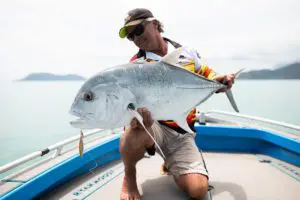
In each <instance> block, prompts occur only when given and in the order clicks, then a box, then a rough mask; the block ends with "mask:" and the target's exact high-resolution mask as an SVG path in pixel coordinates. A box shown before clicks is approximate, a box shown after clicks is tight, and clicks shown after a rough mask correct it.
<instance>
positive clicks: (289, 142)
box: [195, 125, 300, 167]
mask: <svg viewBox="0 0 300 200" xmlns="http://www.w3.org/2000/svg"><path fill="white" fill-rule="evenodd" d="M195 129H196V131H197V136H196V144H197V146H198V147H199V148H200V149H202V150H203V151H213V152H240V153H255V154H264V155H268V156H270V157H274V158H277V159H279V160H283V161H285V162H288V163H290V164H292V165H295V166H297V167H299V166H300V141H298V140H295V139H291V138H288V137H286V136H283V135H278V134H276V133H272V132H268V131H264V130H258V129H254V128H239V127H219V126H201V125H199V126H195Z"/></svg>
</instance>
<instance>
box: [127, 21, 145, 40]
mask: <svg viewBox="0 0 300 200" xmlns="http://www.w3.org/2000/svg"><path fill="white" fill-rule="evenodd" d="M144 30H145V25H144V24H143V23H141V24H139V25H137V26H136V27H135V29H134V30H133V31H132V32H131V33H129V34H128V35H127V39H128V40H130V41H133V40H134V37H135V36H140V35H142V34H143V33H144Z"/></svg>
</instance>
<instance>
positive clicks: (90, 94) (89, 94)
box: [83, 92, 94, 101]
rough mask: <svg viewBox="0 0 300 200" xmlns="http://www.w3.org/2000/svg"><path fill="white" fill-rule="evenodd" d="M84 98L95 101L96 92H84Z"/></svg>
mask: <svg viewBox="0 0 300 200" xmlns="http://www.w3.org/2000/svg"><path fill="white" fill-rule="evenodd" d="M83 99H84V100H85V101H93V100H94V94H93V93H92V92H84V93H83Z"/></svg>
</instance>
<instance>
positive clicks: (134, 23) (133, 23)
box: [119, 19, 145, 38]
mask: <svg viewBox="0 0 300 200" xmlns="http://www.w3.org/2000/svg"><path fill="white" fill-rule="evenodd" d="M144 20H145V19H138V20H134V21H132V22H129V23H128V24H126V25H125V26H123V27H122V28H121V29H120V30H119V36H120V38H125V37H126V36H127V34H128V33H127V30H126V28H127V27H129V26H135V25H138V24H140V23H142V22H143V21H144Z"/></svg>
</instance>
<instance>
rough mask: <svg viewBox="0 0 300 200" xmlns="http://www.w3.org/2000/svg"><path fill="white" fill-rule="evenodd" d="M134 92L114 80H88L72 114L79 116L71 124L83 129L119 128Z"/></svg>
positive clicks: (72, 109)
mask: <svg viewBox="0 0 300 200" xmlns="http://www.w3.org/2000/svg"><path fill="white" fill-rule="evenodd" d="M131 99H132V93H131V92H130V91H129V90H128V89H126V88H123V87H121V86H120V85H119V84H117V83H116V82H112V81H104V82H103V81H95V80H94V81H93V80H91V81H87V82H86V83H85V84H84V85H83V86H82V88H81V89H80V90H79V92H78V94H77V95H76V97H75V100H74V102H73V104H72V106H71V109H70V114H71V115H74V116H76V117H78V119H77V120H74V121H71V122H70V124H71V125H72V126H73V127H75V128H81V129H98V128H101V129H109V128H118V127H120V126H122V125H123V124H119V123H121V122H122V117H123V116H124V113H126V111H127V106H128V104H129V103H134V101H132V100H131Z"/></svg>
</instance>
